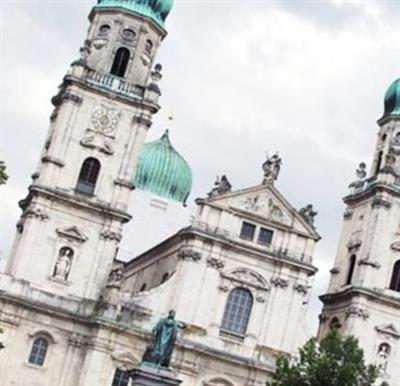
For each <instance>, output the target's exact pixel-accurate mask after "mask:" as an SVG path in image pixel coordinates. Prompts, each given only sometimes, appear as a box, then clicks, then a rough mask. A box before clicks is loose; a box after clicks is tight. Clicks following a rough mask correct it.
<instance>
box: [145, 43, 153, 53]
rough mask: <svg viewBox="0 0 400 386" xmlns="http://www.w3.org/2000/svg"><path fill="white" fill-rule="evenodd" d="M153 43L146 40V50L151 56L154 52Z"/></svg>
mask: <svg viewBox="0 0 400 386" xmlns="http://www.w3.org/2000/svg"><path fill="white" fill-rule="evenodd" d="M153 46H154V44H153V42H152V41H151V40H146V45H145V46H144V50H145V51H146V52H147V53H148V54H151V53H152V51H153Z"/></svg>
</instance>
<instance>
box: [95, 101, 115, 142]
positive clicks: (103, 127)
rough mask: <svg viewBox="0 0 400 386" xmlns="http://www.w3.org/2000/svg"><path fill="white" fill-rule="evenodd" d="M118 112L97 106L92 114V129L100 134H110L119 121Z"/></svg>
mask: <svg viewBox="0 0 400 386" xmlns="http://www.w3.org/2000/svg"><path fill="white" fill-rule="evenodd" d="M119 115H120V114H119V112H118V111H117V110H116V109H113V108H108V107H105V106H100V107H97V108H96V109H95V110H94V112H93V115H92V125H93V130H94V131H97V132H99V133H101V134H105V135H112V134H113V133H114V132H115V130H116V128H117V125H118V122H119Z"/></svg>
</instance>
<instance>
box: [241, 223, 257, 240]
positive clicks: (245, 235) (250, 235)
mask: <svg viewBox="0 0 400 386" xmlns="http://www.w3.org/2000/svg"><path fill="white" fill-rule="evenodd" d="M255 232H256V226H255V225H253V224H250V223H248V222H243V224H242V229H241V230H240V238H242V239H245V240H253V239H254V233H255Z"/></svg>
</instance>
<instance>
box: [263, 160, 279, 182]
mask: <svg viewBox="0 0 400 386" xmlns="http://www.w3.org/2000/svg"><path fill="white" fill-rule="evenodd" d="M281 167H282V158H281V157H279V154H278V153H275V154H274V155H273V156H272V157H269V156H268V153H267V160H266V161H265V162H264V163H263V165H262V169H263V171H264V180H263V184H264V185H266V184H273V183H274V182H275V181H276V180H277V179H278V177H279V173H280V171H281Z"/></svg>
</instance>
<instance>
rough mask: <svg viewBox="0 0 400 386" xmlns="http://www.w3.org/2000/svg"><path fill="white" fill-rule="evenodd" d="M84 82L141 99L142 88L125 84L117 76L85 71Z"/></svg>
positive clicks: (142, 94)
mask: <svg viewBox="0 0 400 386" xmlns="http://www.w3.org/2000/svg"><path fill="white" fill-rule="evenodd" d="M83 77H84V80H85V81H86V82H88V83H90V84H93V85H96V86H100V87H102V88H106V89H107V90H110V91H114V92H116V93H119V94H122V95H124V96H128V97H134V98H143V96H144V88H143V87H140V86H137V85H134V84H132V83H129V82H127V81H126V80H124V79H121V78H119V77H117V76H114V75H111V74H107V73H103V72H99V71H94V70H91V69H85V72H84V75H83Z"/></svg>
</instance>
